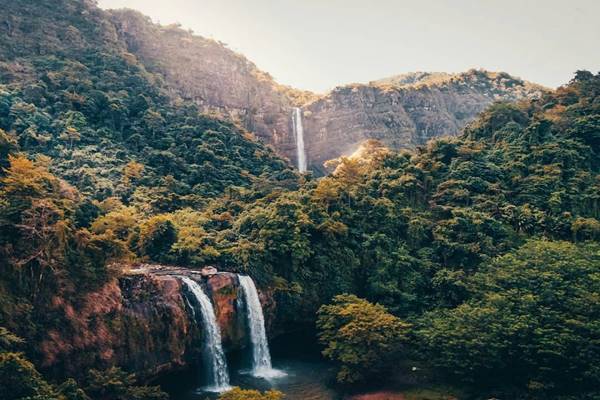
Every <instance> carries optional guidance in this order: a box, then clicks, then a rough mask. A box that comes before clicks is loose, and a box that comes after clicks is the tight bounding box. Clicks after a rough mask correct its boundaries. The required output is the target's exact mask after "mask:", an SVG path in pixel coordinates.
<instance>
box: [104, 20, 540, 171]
mask: <svg viewBox="0 0 600 400" xmlns="http://www.w3.org/2000/svg"><path fill="white" fill-rule="evenodd" d="M111 18H112V20H113V23H114V25H115V27H116V30H117V32H118V35H119V36H120V37H121V38H122V40H123V41H124V42H125V43H126V44H127V47H128V50H129V51H130V52H131V53H133V54H135V56H136V57H138V58H139V59H140V60H141V61H142V63H143V64H144V65H145V66H146V68H148V69H149V70H151V71H152V72H155V73H158V74H160V75H161V76H162V77H163V78H164V80H165V82H166V83H167V87H168V88H169V93H168V95H169V96H171V97H172V98H173V99H174V100H175V101H179V100H181V99H185V100H188V101H193V102H194V103H195V104H196V105H197V106H198V107H199V108H200V109H201V110H202V111H204V112H207V113H217V114H219V115H220V116H225V117H227V118H230V119H232V120H234V121H237V122H238V123H239V124H240V125H241V126H242V127H244V128H246V129H247V130H249V131H251V132H253V133H255V134H256V135H257V136H259V137H260V138H261V139H262V140H263V141H265V142H266V143H269V144H271V145H273V147H274V148H275V149H276V150H277V152H278V153H279V154H280V155H281V156H284V157H286V158H288V159H289V160H290V161H291V162H292V163H293V164H294V165H297V160H296V144H295V143H296V138H295V136H294V131H293V127H292V118H291V116H292V109H293V107H295V106H298V107H302V111H303V117H304V121H303V122H304V142H305V148H306V150H307V158H308V164H309V168H311V169H313V170H319V169H320V168H321V167H322V164H323V162H324V161H327V160H329V159H332V158H337V157H339V156H341V155H348V154H350V153H352V152H353V151H354V150H355V149H356V148H358V146H359V145H360V143H361V142H363V141H364V140H366V139H379V140H381V141H383V143H384V144H386V145H387V146H389V147H391V148H394V149H399V148H414V147H415V146H417V145H420V144H424V143H425V142H426V141H427V140H429V139H430V138H433V137H438V136H442V135H456V134H458V133H459V132H460V130H461V128H462V127H464V126H465V125H466V124H467V123H468V122H469V121H471V120H472V119H474V118H475V116H476V115H477V114H478V113H479V112H481V111H482V110H483V109H485V108H486V107H487V106H488V105H489V104H490V103H492V102H493V101H497V100H510V101H512V100H520V99H525V98H531V97H535V96H539V95H540V93H541V92H542V91H543V90H545V89H543V88H542V87H540V86H537V85H533V84H531V83H528V82H524V81H522V80H520V79H517V78H514V77H511V76H510V75H508V74H506V73H492V72H487V71H476V70H471V71H468V72H465V73H461V74H446V73H423V72H421V73H412V74H406V75H399V76H394V77H391V78H386V79H382V80H379V81H374V82H370V83H368V84H361V85H359V84H356V85H348V86H343V87H338V88H336V89H334V90H333V91H331V92H330V93H328V94H325V95H318V94H314V93H310V92H302V91H298V90H294V89H291V88H289V87H285V86H282V85H279V84H277V83H276V82H275V81H274V80H273V79H272V78H271V76H269V75H268V74H267V73H265V72H262V71H260V70H259V69H258V68H257V67H256V66H255V65H254V64H252V63H251V62H250V61H248V60H247V59H246V58H245V57H244V56H242V55H240V54H237V53H235V52H233V51H231V50H229V49H227V48H226V47H225V46H224V45H223V44H222V43H219V42H216V41H213V40H208V39H205V38H202V37H199V36H195V35H193V34H192V33H190V32H188V31H184V30H182V29H180V28H179V27H177V26H166V27H165V26H160V25H156V24H153V23H152V22H151V21H150V20H149V19H148V18H146V17H144V16H143V15H141V14H139V13H137V12H135V11H130V10H125V11H111Z"/></svg>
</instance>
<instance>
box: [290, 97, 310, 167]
mask: <svg viewBox="0 0 600 400" xmlns="http://www.w3.org/2000/svg"><path fill="white" fill-rule="evenodd" d="M292 127H293V129H294V136H295V137H296V156H297V158H298V170H299V171H300V172H306V166H307V164H306V150H305V149H304V128H303V127H302V110H300V108H299V107H294V112H293V113H292Z"/></svg>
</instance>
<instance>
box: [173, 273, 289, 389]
mask: <svg viewBox="0 0 600 400" xmlns="http://www.w3.org/2000/svg"><path fill="white" fill-rule="evenodd" d="M238 279H239V282H240V287H241V289H242V294H243V299H244V305H245V309H246V310H245V311H246V315H247V321H248V331H249V334H250V342H251V345H252V370H251V373H252V375H254V376H256V377H260V378H266V379H268V378H276V377H280V376H283V375H285V374H284V373H283V372H281V371H278V370H275V369H273V368H272V366H271V354H270V352H269V342H268V341H267V333H266V330H265V319H264V315H263V311H262V306H261V304H260V300H259V297H258V291H257V290H256V286H255V285H254V281H253V280H252V278H250V277H249V276H245V275H238ZM181 280H182V281H183V283H184V284H185V286H186V287H187V288H188V289H189V291H190V293H191V294H192V295H193V300H194V301H193V302H192V303H193V304H192V306H193V310H194V313H196V311H199V312H200V315H201V323H202V327H203V329H204V331H205V332H206V338H205V341H204V348H203V364H204V365H203V366H204V368H206V370H207V381H208V382H207V383H208V384H207V386H206V387H204V388H203V391H206V392H223V391H226V390H228V389H230V388H231V386H230V385H229V372H228V368H227V359H226V357H225V352H224V351H223V346H222V344H221V333H220V329H219V325H218V324H217V319H216V317H215V311H214V307H213V304H212V302H211V301H210V299H209V297H208V296H207V295H206V293H204V290H203V289H202V287H201V286H200V285H199V284H198V283H197V282H196V281H194V280H192V279H190V278H188V277H181Z"/></svg>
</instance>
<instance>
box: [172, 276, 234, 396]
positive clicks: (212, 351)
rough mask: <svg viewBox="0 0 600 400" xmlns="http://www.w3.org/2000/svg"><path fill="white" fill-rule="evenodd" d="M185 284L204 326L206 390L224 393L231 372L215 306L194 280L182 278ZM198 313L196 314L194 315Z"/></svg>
mask: <svg viewBox="0 0 600 400" xmlns="http://www.w3.org/2000/svg"><path fill="white" fill-rule="evenodd" d="M181 280H182V281H183V283H184V284H185V285H186V286H187V288H188V289H189V290H190V292H191V293H192V294H193V295H194V298H195V300H196V301H195V303H197V304H196V305H197V306H198V307H199V308H200V315H201V316H202V324H203V328H204V331H205V339H204V349H203V352H204V364H205V367H206V369H207V373H208V374H207V377H208V387H206V388H204V390H206V391H209V392H222V391H225V390H228V389H229V388H230V386H229V372H228V371H227V359H226V358H225V352H224V351H223V346H222V344H221V332H220V330H219V325H218V324H217V318H216V317H215V311H214V308H213V305H212V303H211V301H210V299H209V298H208V296H207V295H206V294H205V293H204V290H202V288H201V287H200V285H199V284H198V283H197V282H195V281H194V280H192V279H190V278H188V277H181ZM195 314H196V312H194V315H195Z"/></svg>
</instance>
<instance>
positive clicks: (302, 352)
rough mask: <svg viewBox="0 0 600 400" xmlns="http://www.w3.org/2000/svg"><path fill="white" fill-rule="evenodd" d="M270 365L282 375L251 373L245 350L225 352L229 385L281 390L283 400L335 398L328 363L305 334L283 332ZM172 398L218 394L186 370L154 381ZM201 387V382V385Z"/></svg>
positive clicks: (189, 399) (195, 398)
mask: <svg viewBox="0 0 600 400" xmlns="http://www.w3.org/2000/svg"><path fill="white" fill-rule="evenodd" d="M271 357H272V363H273V368H274V369H275V370H277V371H281V372H283V373H284V374H285V375H284V376H279V377H274V378H270V379H265V378H259V377H256V376H253V375H252V374H251V373H252V367H251V366H252V362H251V360H249V358H251V356H250V357H249V355H248V349H246V350H245V351H240V352H236V353H232V354H229V355H228V361H229V374H230V385H231V386H239V387H241V388H242V389H257V390H261V391H263V390H269V389H276V390H279V391H281V392H283V393H284V394H285V395H286V396H285V399H286V400H339V399H341V395H340V394H339V393H336V391H335V390H334V389H333V386H331V385H330V384H331V383H332V382H333V380H334V378H335V374H334V373H333V372H332V371H331V368H330V364H328V363H327V362H326V361H324V360H323V359H322V358H321V356H320V353H319V348H318V346H317V345H316V344H315V343H314V341H313V340H312V339H307V335H306V334H305V333H299V334H291V335H284V336H282V337H279V338H277V339H274V340H273V341H272V342H271ZM157 383H158V384H160V385H161V386H162V387H163V389H164V390H165V391H167V392H168V393H169V394H170V395H171V398H172V399H173V400H205V399H217V398H218V397H219V396H218V393H211V392H204V391H202V389H200V390H199V389H198V371H197V370H191V369H190V370H187V371H184V372H180V373H176V374H172V375H169V376H167V377H165V378H164V379H162V380H161V381H159V382H157ZM201 387H202V385H201Z"/></svg>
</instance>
